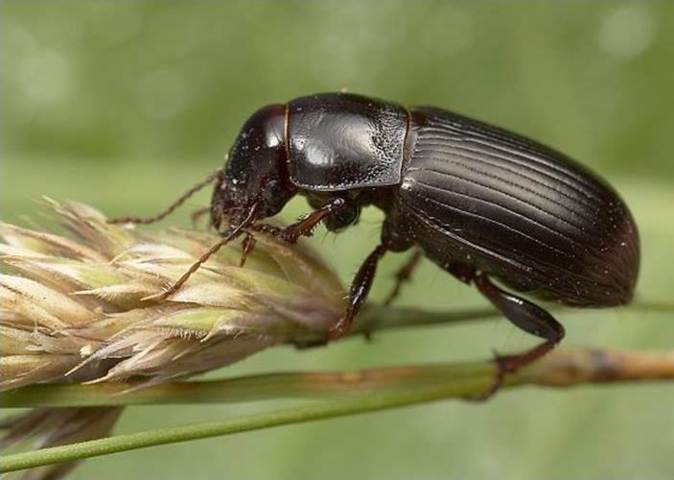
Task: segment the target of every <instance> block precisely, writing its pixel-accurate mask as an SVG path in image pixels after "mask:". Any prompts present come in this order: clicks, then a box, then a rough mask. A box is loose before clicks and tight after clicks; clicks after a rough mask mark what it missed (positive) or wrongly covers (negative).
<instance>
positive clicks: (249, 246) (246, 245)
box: [239, 233, 256, 268]
mask: <svg viewBox="0 0 674 480" xmlns="http://www.w3.org/2000/svg"><path fill="white" fill-rule="evenodd" d="M255 242H256V240H255V237H253V236H252V235H251V234H250V233H246V237H245V238H244V239H243V244H242V245H241V260H239V267H240V268H243V267H244V265H246V258H248V254H249V253H250V252H252V251H253V249H254V248H255Z"/></svg>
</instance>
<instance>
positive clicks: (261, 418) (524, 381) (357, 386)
mask: <svg viewBox="0 0 674 480" xmlns="http://www.w3.org/2000/svg"><path fill="white" fill-rule="evenodd" d="M495 372H496V370H495V367H494V364H493V363H492V362H487V361H483V362H469V363H463V364H456V365H444V366H443V365H440V366H427V367H423V366H421V367H400V368H383V369H372V370H364V371H357V372H341V373H311V374H307V373H296V374H278V375H261V376H256V377H248V378H239V379H233V380H223V381H219V382H190V384H191V385H192V386H193V387H192V388H194V389H196V390H197V391H198V390H199V389H200V388H203V389H205V390H203V391H202V392H201V394H203V395H207V394H208V395H216V396H217V395H218V388H221V387H223V386H225V387H226V386H227V382H230V386H231V385H232V384H234V385H236V384H237V382H238V384H239V385H238V386H239V388H240V387H241V384H242V383H247V385H246V388H247V389H251V390H252V391H253V392H255V391H257V392H258V395H260V393H259V392H264V391H265V389H267V393H269V389H270V385H271V386H273V388H272V391H273V393H274V397H273V398H279V397H281V396H283V393H284V392H285V393H289V394H293V395H299V394H300V393H302V396H303V397H304V398H314V397H316V396H323V395H326V390H327V391H328V392H329V393H330V394H331V395H334V394H335V393H347V392H348V393H351V394H352V396H347V397H343V396H340V398H338V399H332V400H323V401H321V402H319V403H312V404H308V405H307V404H304V405H300V406H296V407H292V408H286V409H282V410H275V411H268V412H262V413H258V414H254V415H247V416H243V417H239V418H235V419H228V420H216V421H212V422H204V423H198V424H194V425H187V426H182V427H169V428H161V429H155V430H150V431H146V432H140V433H133V434H128V435H118V436H113V437H108V438H103V439H98V440H91V441H87V442H82V443H76V444H71V445H64V446H58V447H52V448H45V449H42V450H36V451H31V452H25V453H18V454H14V455H8V456H5V457H4V458H3V459H2V463H1V464H0V465H1V469H2V472H10V471H15V470H21V469H25V468H32V467H37V466H41V465H48V464H52V463H58V462H65V461H73V460H80V459H83V458H89V457H94V456H99V455H106V454H110V453H117V452H122V451H127V450H133V449H138V448H145V447H150V446H156V445H163V444H167V443H175V442H183V441H188V440H196V439H201V438H208V437H214V436H219V435H228V434H233V433H239V432H245V431H251V430H258V429H262V428H270V427H275V426H280V425H287V424H291V423H302V422H308V421H313V420H319V419H325V418H334V417H339V416H345V415H355V414H360V413H366V412H373V411H377V410H384V409H389V408H396V407H402V406H406V405H414V404H420V403H425V402H431V401H436V400H441V399H446V398H467V397H474V396H476V395H479V394H481V393H483V392H485V391H486V390H487V389H488V388H490V386H492V385H493V381H494V374H495ZM665 379H674V352H671V353H659V354H656V353H640V352H617V351H604V350H596V349H575V350H567V351H558V352H553V353H552V354H550V355H548V356H547V357H545V358H544V359H543V360H541V361H539V362H537V363H536V364H534V365H532V366H530V367H528V368H525V369H523V370H521V371H520V372H517V373H516V374H513V375H509V376H508V377H506V379H505V381H504V384H503V387H514V386H518V385H544V386H557V387H568V386H572V385H579V384H585V383H609V382H622V381H645V380H665ZM256 384H258V386H262V387H263V388H262V389H260V390H257V389H256ZM177 385H182V384H177ZM127 387H128V386H127ZM153 388H154V389H159V388H165V386H160V387H153ZM181 388H182V387H181ZM284 388H285V390H284ZM274 389H275V390H274ZM148 390H152V388H151V389H148ZM224 391H225V392H226V393H225V395H224V397H223V398H228V395H230V394H231V390H230V391H227V388H225V389H224ZM194 393H195V391H194V390H193V391H192V392H191V394H190V395H192V396H191V397H190V398H191V399H192V400H198V399H199V398H198V396H194ZM136 394H141V395H144V394H145V393H142V392H135V393H131V394H128V395H124V396H123V398H127V397H131V396H133V395H136ZM170 395H174V398H173V399H174V400H176V399H177V398H178V397H180V395H181V393H180V392H179V391H177V392H169V396H170ZM175 395H177V396H178V397H175ZM239 398H241V397H239ZM258 398H260V397H258ZM250 399H251V398H247V400H250ZM153 400H154V401H153V403H157V402H156V400H157V399H156V398H155V399H153Z"/></svg>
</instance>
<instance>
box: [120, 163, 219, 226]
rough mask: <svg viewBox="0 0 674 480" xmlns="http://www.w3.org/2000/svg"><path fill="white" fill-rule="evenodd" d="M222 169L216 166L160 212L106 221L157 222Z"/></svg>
mask: <svg viewBox="0 0 674 480" xmlns="http://www.w3.org/2000/svg"><path fill="white" fill-rule="evenodd" d="M222 171H223V169H222V168H218V169H217V170H216V171H215V172H213V173H211V174H210V175H209V176H208V177H206V178H205V179H204V180H202V181H201V182H199V183H197V184H195V185H194V186H193V187H192V188H190V189H189V190H187V191H186V192H185V193H183V194H182V195H181V196H180V197H178V198H177V199H176V200H175V201H174V202H173V203H172V204H171V205H169V206H168V208H166V209H165V210H163V211H162V212H160V213H158V214H157V215H154V216H152V217H121V218H110V219H108V223H113V224H119V223H133V224H141V225H149V224H151V223H155V222H158V221H159V220H161V219H163V218H165V217H167V216H168V215H170V214H171V213H173V211H174V210H175V209H176V208H178V207H179V206H180V205H182V204H183V203H185V200H187V199H188V198H190V197H191V196H192V195H194V194H195V193H197V192H198V191H199V190H201V189H202V188H204V187H205V186H207V185H209V184H211V183H213V182H214V181H215V180H217V179H218V178H219V177H220V175H221V174H222Z"/></svg>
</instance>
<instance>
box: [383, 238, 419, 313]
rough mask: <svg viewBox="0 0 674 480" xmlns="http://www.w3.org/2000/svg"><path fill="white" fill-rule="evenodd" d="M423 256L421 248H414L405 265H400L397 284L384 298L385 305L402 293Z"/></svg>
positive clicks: (396, 277) (396, 278)
mask: <svg viewBox="0 0 674 480" xmlns="http://www.w3.org/2000/svg"><path fill="white" fill-rule="evenodd" d="M422 258H423V253H422V251H421V250H420V249H418V248H417V249H415V250H414V252H412V255H410V257H409V258H408V259H407V261H406V262H405V263H404V264H403V266H402V267H400V269H399V270H398V271H397V272H396V275H395V285H394V286H393V289H392V290H391V292H390V293H389V294H388V295H387V297H386V299H385V300H384V305H390V304H391V303H393V301H394V300H395V299H396V298H397V297H398V295H400V290H401V289H402V286H403V284H404V283H406V282H409V280H410V278H411V277H412V274H413V273H414V271H415V270H416V268H417V267H418V266H419V263H420V262H421V259H422Z"/></svg>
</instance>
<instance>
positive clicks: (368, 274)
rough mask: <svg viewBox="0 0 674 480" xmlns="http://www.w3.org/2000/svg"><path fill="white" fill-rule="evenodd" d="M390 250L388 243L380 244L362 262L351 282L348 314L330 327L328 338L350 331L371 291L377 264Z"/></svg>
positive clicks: (334, 337)
mask: <svg viewBox="0 0 674 480" xmlns="http://www.w3.org/2000/svg"><path fill="white" fill-rule="evenodd" d="M388 250H389V249H388V247H387V246H386V245H384V244H380V245H378V246H377V248H375V249H374V250H373V251H372V252H371V253H370V254H369V255H368V256H367V258H365V261H364V262H363V263H362V264H361V266H360V268H359V269H358V273H356V276H355V277H354V278H353V281H352V282H351V288H350V290H349V305H348V306H347V308H346V314H345V315H344V316H343V317H342V318H341V319H340V320H339V321H338V322H337V323H335V324H334V325H333V326H332V327H331V328H330V330H329V331H328V338H330V339H336V338H340V337H343V336H344V335H346V334H347V333H349V330H350V329H351V324H352V323H353V319H354V318H355V317H356V315H357V314H358V310H360V307H361V306H362V305H363V302H365V299H366V298H367V295H368V293H370V288H371V287H372V281H373V280H374V276H375V273H376V272H377V264H378V263H379V260H381V258H382V257H383V256H384V254H385V253H386V252H387V251H388Z"/></svg>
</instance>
